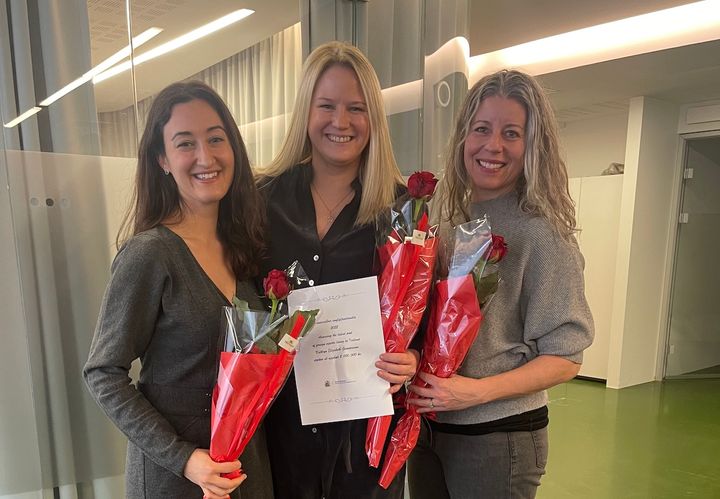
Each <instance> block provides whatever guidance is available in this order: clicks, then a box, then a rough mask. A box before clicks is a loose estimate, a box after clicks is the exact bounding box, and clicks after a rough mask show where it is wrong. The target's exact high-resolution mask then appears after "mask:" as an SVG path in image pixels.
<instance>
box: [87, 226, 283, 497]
mask: <svg viewBox="0 0 720 499" xmlns="http://www.w3.org/2000/svg"><path fill="white" fill-rule="evenodd" d="M236 295H237V296H238V297H239V298H241V299H243V300H246V301H248V302H249V303H250V305H251V306H252V307H253V308H257V309H259V308H261V307H262V304H261V303H260V301H259V298H258V297H257V294H256V292H255V290H254V287H253V286H252V285H250V284H249V283H247V282H238V284H237V289H236ZM224 305H229V303H228V301H227V300H226V299H225V297H224V296H223V295H222V293H221V292H220V291H219V290H218V289H217V287H216V286H215V285H214V284H213V282H212V281H211V280H210V278H209V277H208V276H207V275H206V274H205V272H204V271H203V269H202V267H200V265H199V264H198V263H197V261H196V260H195V258H194V257H193V255H192V253H191V252H190V250H189V249H188V247H187V246H186V245H185V243H184V241H183V240H182V239H181V238H180V237H179V236H177V235H176V234H175V233H173V232H172V231H170V230H169V229H167V228H166V227H163V226H159V227H155V228H154V229H150V230H148V231H145V232H142V233H140V234H138V235H136V236H135V237H133V238H132V239H130V240H129V241H128V242H127V243H126V244H125V245H124V246H123V248H122V249H121V250H120V251H119V252H118V254H117V256H116V257H115V260H114V262H113V264H112V274H111V277H110V282H109V283H108V286H107V289H106V291H105V296H104V297H103V303H102V307H101V310H100V316H99V318H98V323H97V328H96V330H95V336H94V338H93V342H92V347H91V349H90V355H89V358H88V361H87V363H86V365H85V369H84V371H83V375H84V377H85V381H86V383H87V386H88V389H89V390H90V393H91V394H92V396H93V398H94V399H95V401H96V402H97V403H98V404H99V405H100V407H101V408H102V410H103V411H104V412H105V413H106V414H107V415H108V417H110V419H111V420H112V421H113V422H114V423H115V425H116V426H117V427H118V428H119V429H120V430H121V431H122V432H123V433H124V434H125V435H126V436H127V438H128V440H129V444H128V459H127V469H126V475H127V476H126V478H127V497H132V498H135V497H138V498H139V497H142V498H150V497H158V498H159V497H184V498H185V497H187V498H191V497H198V498H200V497H202V490H201V489H200V487H198V486H196V485H195V484H192V483H191V482H190V481H188V480H186V479H185V478H184V477H183V468H184V467H185V463H186V462H187V460H188V458H189V457H190V454H192V452H193V451H194V450H195V449H196V448H208V446H209V443H210V404H211V397H210V396H211V394H212V389H213V385H214V384H215V380H216V377H217V366H218V361H219V355H218V350H219V349H218V339H219V335H220V327H221V324H220V317H221V308H222V307H223V306H224ZM138 358H139V359H140V360H141V362H142V369H141V371H140V380H139V384H138V387H137V388H136V387H135V386H134V385H132V384H131V383H130V378H129V376H128V373H129V369H130V364H131V362H132V361H134V360H135V359H138ZM256 437H257V438H253V440H252V441H251V442H250V444H249V445H248V447H247V448H246V451H245V453H244V454H243V458H242V462H243V469H244V470H245V472H246V473H247V475H248V477H249V479H248V480H247V483H245V484H243V486H242V487H241V488H240V491H241V493H242V495H243V497H246V492H248V494H247V497H252V498H261V497H262V498H270V497H272V487H271V480H270V475H269V461H268V458H267V451H266V449H265V444H264V435H263V434H262V432H259V434H258V435H256ZM250 477H252V480H250ZM248 489H249V490H248ZM233 497H237V494H233Z"/></svg>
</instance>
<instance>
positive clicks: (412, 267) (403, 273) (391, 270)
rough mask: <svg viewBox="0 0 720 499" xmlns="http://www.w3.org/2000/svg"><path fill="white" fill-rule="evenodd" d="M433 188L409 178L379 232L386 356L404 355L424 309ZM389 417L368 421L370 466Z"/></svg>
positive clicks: (424, 177)
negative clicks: (429, 218) (405, 191)
mask: <svg viewBox="0 0 720 499" xmlns="http://www.w3.org/2000/svg"><path fill="white" fill-rule="evenodd" d="M436 184H437V179H436V178H435V176H434V175H433V174H432V173H430V172H416V173H414V174H413V175H411V176H410V178H409V179H408V192H407V194H405V195H403V196H401V197H400V198H398V200H397V201H396V203H395V204H394V206H393V208H392V209H391V210H390V214H389V215H390V216H389V223H387V224H385V226H384V227H382V229H381V231H380V233H379V234H378V258H379V261H380V265H381V272H380V278H379V288H380V289H379V295H380V314H381V317H382V323H383V336H384V337H385V349H386V351H387V352H390V353H398V352H406V351H407V349H408V347H409V345H410V342H411V341H412V338H413V336H414V335H415V333H416V332H417V329H418V326H419V324H420V320H421V319H422V316H423V313H424V312H425V307H426V305H427V298H428V292H429V290H430V284H431V283H432V277H433V269H434V266H435V257H436V254H437V244H436V243H437V239H436V237H435V233H436V231H437V226H432V227H431V226H430V224H429V221H428V210H427V201H428V200H430V198H431V197H432V195H433V192H434V191H435V185H436ZM391 418H392V416H378V417H375V418H371V419H369V420H368V427H367V433H366V437H365V452H366V454H367V456H368V460H369V462H370V466H374V467H376V468H377V467H378V466H379V464H380V458H381V456H382V450H383V447H384V445H385V440H386V439H387V434H388V430H389V428H390V421H391Z"/></svg>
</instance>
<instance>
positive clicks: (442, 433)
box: [409, 70, 593, 499]
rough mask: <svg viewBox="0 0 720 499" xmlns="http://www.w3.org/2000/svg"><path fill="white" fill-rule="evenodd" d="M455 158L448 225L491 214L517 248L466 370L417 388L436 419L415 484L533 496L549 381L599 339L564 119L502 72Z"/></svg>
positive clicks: (420, 402) (517, 75)
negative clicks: (560, 129)
mask: <svg viewBox="0 0 720 499" xmlns="http://www.w3.org/2000/svg"><path fill="white" fill-rule="evenodd" d="M448 156H449V157H448V160H447V164H446V168H445V175H444V178H443V179H442V181H441V195H440V198H439V199H440V207H441V221H442V223H443V227H442V228H441V232H442V233H449V232H450V231H449V230H448V229H449V228H451V227H452V225H453V224H456V223H458V222H463V221H465V220H469V219H475V218H479V217H483V216H485V215H487V216H488V218H489V221H490V225H491V227H492V232H493V233H494V234H498V235H501V236H503V237H504V238H505V242H506V243H507V247H508V251H507V255H506V256H505V258H503V260H502V261H501V262H500V263H499V273H500V278H501V282H500V283H499V285H498V290H497V292H496V294H495V296H494V298H493V300H492V302H491V303H490V304H488V305H487V306H486V307H485V309H484V310H483V312H484V313H483V317H484V318H483V321H482V325H481V327H480V331H479V333H478V335H477V338H476V340H475V342H474V344H473V345H472V346H471V348H470V351H469V353H468V355H467V357H466V359H465V361H464V363H463V365H462V366H461V368H460V369H459V371H458V374H456V375H453V376H452V377H450V378H447V379H441V378H438V377H435V376H433V375H430V374H426V373H422V372H421V373H420V374H419V376H420V377H421V378H422V379H423V380H425V381H426V382H427V383H428V384H429V387H428V388H411V389H413V390H414V391H415V392H416V393H418V394H419V395H420V396H421V397H422V398H419V399H416V400H413V401H412V403H415V405H417V406H419V407H420V409H419V412H423V413H424V412H435V413H436V415H437V420H436V421H428V425H427V426H426V427H424V428H423V434H422V436H421V440H420V442H419V444H418V446H417V447H416V449H415V452H414V453H413V454H412V456H411V457H410V463H409V482H410V492H411V496H412V497H413V499H424V498H428V499H429V498H432V499H443V498H449V497H513V498H532V497H535V493H536V489H537V487H538V486H539V485H540V478H541V477H542V475H543V474H544V473H545V464H546V461H547V455H548V446H547V424H548V411H547V393H546V389H548V388H550V387H552V386H554V385H556V384H558V383H563V382H565V381H568V380H570V379H571V378H573V377H574V376H575V375H576V374H577V373H578V371H579V369H580V363H581V362H582V352H583V350H584V349H585V348H587V347H588V346H590V344H591V342H592V339H593V322H592V316H591V314H590V310H589V308H588V304H587V301H586V300H585V292H584V283H583V266H584V261H583V258H582V255H581V254H580V251H579V249H578V246H577V243H576V242H575V238H574V237H573V232H574V231H575V213H574V207H573V203H572V201H571V199H570V196H569V193H568V186H567V183H568V181H567V172H566V169H565V164H564V162H563V160H562V159H561V157H560V151H559V144H558V133H557V125H556V123H555V118H554V114H553V112H552V108H551V107H550V104H549V101H548V99H547V97H546V96H545V94H544V92H543V90H542V88H541V87H540V85H539V84H538V83H537V81H535V79H534V78H533V77H531V76H529V75H527V74H524V73H521V72H519V71H508V70H503V71H499V72H497V73H494V74H491V75H488V76H486V77H484V78H482V79H481V80H480V81H479V82H477V83H476V84H475V85H474V86H473V87H472V89H470V91H469V92H468V95H467V96H466V98H465V101H464V103H463V106H462V108H461V110H460V113H459V116H458V118H457V123H456V126H455V130H454V132H453V134H452V137H451V140H450V149H449V155H448ZM426 334H433V331H427V333H426Z"/></svg>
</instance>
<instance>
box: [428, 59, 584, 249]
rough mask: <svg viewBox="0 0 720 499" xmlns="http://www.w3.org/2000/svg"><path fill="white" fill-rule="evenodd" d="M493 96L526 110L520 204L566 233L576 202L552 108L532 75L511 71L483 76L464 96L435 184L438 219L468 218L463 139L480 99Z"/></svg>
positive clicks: (573, 226)
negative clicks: (442, 170) (442, 171)
mask: <svg viewBox="0 0 720 499" xmlns="http://www.w3.org/2000/svg"><path fill="white" fill-rule="evenodd" d="M493 96H500V97H504V98H507V99H513V100H515V101H517V102H519V103H520V104H522V105H523V107H524V108H525V111H526V113H527V126H526V127H525V128H526V136H525V158H524V159H525V166H524V168H523V175H522V176H521V177H520V178H519V179H518V185H517V190H518V197H519V201H520V208H521V209H522V210H523V211H525V212H526V213H530V214H533V215H537V216H540V217H543V218H545V219H547V220H548V222H550V224H551V225H552V227H553V228H554V229H555V231H556V232H557V233H558V234H560V235H561V236H563V237H570V235H571V234H573V233H574V232H575V231H576V223H575V206H574V204H573V201H572V199H571V198H570V192H569V190H568V175H567V169H566V167H565V161H564V160H563V159H562V157H561V154H560V145H559V139H558V126H557V122H556V120H555V113H554V112H553V110H552V106H551V105H550V101H549V99H548V98H547V96H546V95H545V92H544V91H543V89H542V87H541V86H540V84H539V83H538V82H537V80H535V78H533V77H532V76H530V75H528V74H525V73H522V72H520V71H515V70H506V69H505V70H502V71H498V72H497V73H493V74H491V75H488V76H485V77H484V78H482V79H481V80H480V81H478V82H477V83H476V84H475V85H473V87H472V88H471V89H470V91H469V92H468V93H467V95H466V96H465V100H464V102H463V105H462V107H461V109H460V112H459V113H458V117H457V120H456V123H455V128H454V130H453V133H452V135H451V137H450V143H449V147H448V154H447V159H446V162H445V174H444V176H443V180H442V185H441V189H440V192H441V197H440V204H441V209H442V213H443V215H442V217H443V219H445V220H448V221H450V222H453V221H454V220H456V218H455V217H456V216H457V215H462V216H463V217H465V219H467V218H468V217H469V212H468V205H469V203H470V201H471V192H472V181H471V180H470V179H469V178H468V173H467V170H466V169H465V162H464V155H463V153H464V149H465V139H466V138H467V136H468V133H469V131H470V124H471V123H472V120H473V118H474V116H475V113H477V110H478V108H479V107H480V104H481V103H482V101H483V100H485V99H487V98H488V97H493Z"/></svg>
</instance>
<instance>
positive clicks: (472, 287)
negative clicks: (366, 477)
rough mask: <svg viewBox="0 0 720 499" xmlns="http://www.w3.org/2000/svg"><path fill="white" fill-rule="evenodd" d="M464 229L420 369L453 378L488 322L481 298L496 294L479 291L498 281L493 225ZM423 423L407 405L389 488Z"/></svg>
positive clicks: (438, 294) (391, 458)
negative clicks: (489, 261)
mask: <svg viewBox="0 0 720 499" xmlns="http://www.w3.org/2000/svg"><path fill="white" fill-rule="evenodd" d="M459 229H460V230H459V231H458V232H457V234H459V235H458V236H456V240H455V241H454V244H455V251H454V253H453V257H452V259H451V261H449V262H448V263H447V266H446V271H447V275H448V277H447V278H445V279H442V280H440V281H438V282H437V284H436V286H435V294H434V296H433V302H432V305H431V306H432V309H431V313H430V320H429V322H428V330H427V331H428V334H426V336H425V341H424V344H423V353H422V359H421V360H420V365H419V368H418V369H419V370H420V371H423V372H426V373H430V374H433V375H435V376H438V377H440V378H448V377H450V376H451V375H452V374H454V373H455V372H456V371H457V370H458V368H459V367H460V365H461V364H462V362H463V360H464V359H465V356H466V355H467V352H468V351H469V349H470V347H471V345H472V344H473V342H474V341H475V338H476V337H477V333H478V330H479V329H480V323H481V321H482V312H481V306H480V303H481V300H482V302H483V303H487V300H488V299H489V295H490V294H492V293H494V291H495V288H494V287H493V288H490V289H489V291H482V293H481V294H482V296H478V293H479V291H478V290H479V289H485V287H484V286H479V283H481V282H482V283H483V284H485V283H486V282H487V281H488V280H492V281H494V282H497V268H496V266H487V265H486V262H487V258H488V256H489V254H490V251H489V250H490V249H491V248H490V241H491V234H490V228H489V226H488V224H487V221H486V220H484V219H483V220H476V221H472V222H468V224H463V226H461V227H460V228H459ZM468 229H469V230H468ZM463 239H465V240H464V241H463ZM468 239H469V240H468ZM486 271H491V272H492V273H493V274H492V275H486V274H484V273H483V272H486ZM482 279H485V281H482ZM413 385H415V386H419V387H427V384H426V383H425V382H424V381H422V380H421V379H420V378H419V377H415V379H414V380H413ZM415 398H418V395H416V394H415V393H414V392H410V393H409V395H408V400H412V399H415ZM420 421H421V416H420V414H418V412H417V406H416V405H413V404H407V411H406V412H405V414H403V416H402V417H401V418H400V420H399V421H398V424H397V427H396V428H395V431H394V432H393V435H392V437H391V439H390V443H389V445H388V449H387V452H386V455H385V462H384V463H383V469H382V473H381V475H380V481H379V484H380V485H381V486H382V487H383V488H387V487H388V486H389V485H390V483H392V480H393V479H394V478H395V476H396V475H397V473H398V472H399V471H400V469H401V468H402V467H403V465H404V464H405V462H406V461H407V459H408V457H409V456H410V452H412V450H413V449H414V448H415V445H416V443H417V439H418V435H419V434H420Z"/></svg>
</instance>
